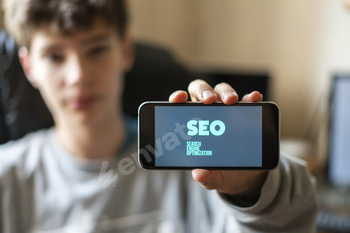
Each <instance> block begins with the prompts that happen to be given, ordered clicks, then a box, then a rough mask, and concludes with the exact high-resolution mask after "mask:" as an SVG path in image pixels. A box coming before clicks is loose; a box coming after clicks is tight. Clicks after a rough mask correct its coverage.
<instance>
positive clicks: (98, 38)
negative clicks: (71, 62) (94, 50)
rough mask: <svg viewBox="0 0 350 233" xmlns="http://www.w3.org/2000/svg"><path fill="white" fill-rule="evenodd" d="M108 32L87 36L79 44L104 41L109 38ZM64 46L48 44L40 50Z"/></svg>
mask: <svg viewBox="0 0 350 233" xmlns="http://www.w3.org/2000/svg"><path fill="white" fill-rule="evenodd" d="M109 36H110V34H102V35H97V36H94V37H91V38H88V39H86V40H83V41H82V42H81V43H80V44H81V46H87V45H89V44H94V43H97V42H101V41H105V40H107V39H108V38H109ZM64 47H65V46H64V45H63V44H49V45H46V46H44V47H43V48H42V51H50V50H61V49H63V48H64Z"/></svg>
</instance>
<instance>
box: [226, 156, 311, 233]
mask: <svg viewBox="0 0 350 233" xmlns="http://www.w3.org/2000/svg"><path fill="white" fill-rule="evenodd" d="M220 196H221V197H222V198H223V199H224V200H225V203H226V206H228V207H229V208H228V211H229V212H230V213H231V214H232V215H234V217H235V219H236V220H237V221H238V223H239V225H240V227H241V228H242V230H243V232H298V233H303V232H305V233H306V232H307V233H310V232H315V218H316V213H317V205H316V198H315V181H314V179H313V178H312V177H311V175H310V174H309V172H308V170H307V168H306V164H305V162H303V161H301V160H299V159H297V158H294V157H290V156H286V155H281V157H280V162H279V165H278V167H277V168H276V169H275V170H273V171H270V172H269V174H268V176H267V179H266V181H265V184H264V185H263V188H262V190H261V194H260V198H259V200H258V202H257V203H256V204H254V205H253V206H251V207H247V208H243V207H239V206H236V205H233V204H232V201H230V200H229V199H228V198H227V196H225V195H221V194H220Z"/></svg>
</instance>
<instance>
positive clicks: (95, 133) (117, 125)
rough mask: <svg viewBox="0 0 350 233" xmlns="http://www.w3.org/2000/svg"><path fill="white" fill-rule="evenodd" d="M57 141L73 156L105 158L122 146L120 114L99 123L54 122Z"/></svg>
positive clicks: (122, 126) (112, 154) (122, 136)
mask: <svg viewBox="0 0 350 233" xmlns="http://www.w3.org/2000/svg"><path fill="white" fill-rule="evenodd" d="M55 129H56V133H57V136H58V139H59V141H60V142H61V143H62V144H63V146H64V147H65V148H66V149H67V150H68V151H69V152H70V153H71V154H72V155H74V156H76V157H79V158H84V159H106V158H110V157H112V156H114V155H115V153H116V152H117V151H118V150H119V149H120V148H121V147H122V146H123V144H124V140H125V134H126V128H125V124H124V121H123V117H122V116H121V114H119V115H117V116H113V117H109V119H105V120H103V121H101V122H100V123H91V124H79V123H69V122H60V123H59V124H56V127H55Z"/></svg>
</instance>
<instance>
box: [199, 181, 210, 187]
mask: <svg viewBox="0 0 350 233" xmlns="http://www.w3.org/2000/svg"><path fill="white" fill-rule="evenodd" d="M201 184H202V185H204V186H209V185H210V184H211V181H205V182H201Z"/></svg>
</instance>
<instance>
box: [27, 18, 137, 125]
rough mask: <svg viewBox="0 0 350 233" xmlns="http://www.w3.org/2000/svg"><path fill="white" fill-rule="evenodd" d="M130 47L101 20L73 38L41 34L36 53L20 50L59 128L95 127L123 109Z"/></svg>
mask: <svg viewBox="0 0 350 233" xmlns="http://www.w3.org/2000/svg"><path fill="white" fill-rule="evenodd" d="M130 43H131V42H130V40H129V39H128V38H127V39H125V40H124V41H123V40H121V39H120V38H119V37H118V35H117V33H116V31H115V30H114V29H112V28H111V27H109V26H107V24H105V23H104V22H103V21H102V20H99V19H96V20H95V22H94V24H93V27H92V28H90V29H87V30H80V31H78V32H77V33H74V34H72V35H69V36H63V35H61V34H58V33H54V32H50V30H48V29H46V28H44V29H42V30H39V31H37V32H36V33H35V34H34V35H33V37H32V42H31V49H30V53H28V52H27V51H26V50H24V51H22V52H21V51H20V57H21V62H22V65H23V68H24V70H25V72H26V74H27V76H28V79H29V80H30V81H31V83H32V84H33V85H34V86H36V87H37V88H38V89H39V90H40V92H41V94H42V96H43V98H44V100H45V102H46V104H47V105H48V107H49V109H50V110H51V112H52V114H53V116H54V119H55V121H56V123H59V121H60V120H69V121H71V120H73V121H74V122H75V121H76V122H77V123H78V122H83V123H90V122H94V121H96V120H97V121H104V120H106V117H108V116H115V113H117V111H118V110H120V108H121V94H122V91H123V74H124V72H125V71H126V70H127V69H128V68H129V67H130V65H131V63H132V55H131V48H130V47H131V45H130ZM22 50H23V49H22ZM57 121H58V122H57Z"/></svg>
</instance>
